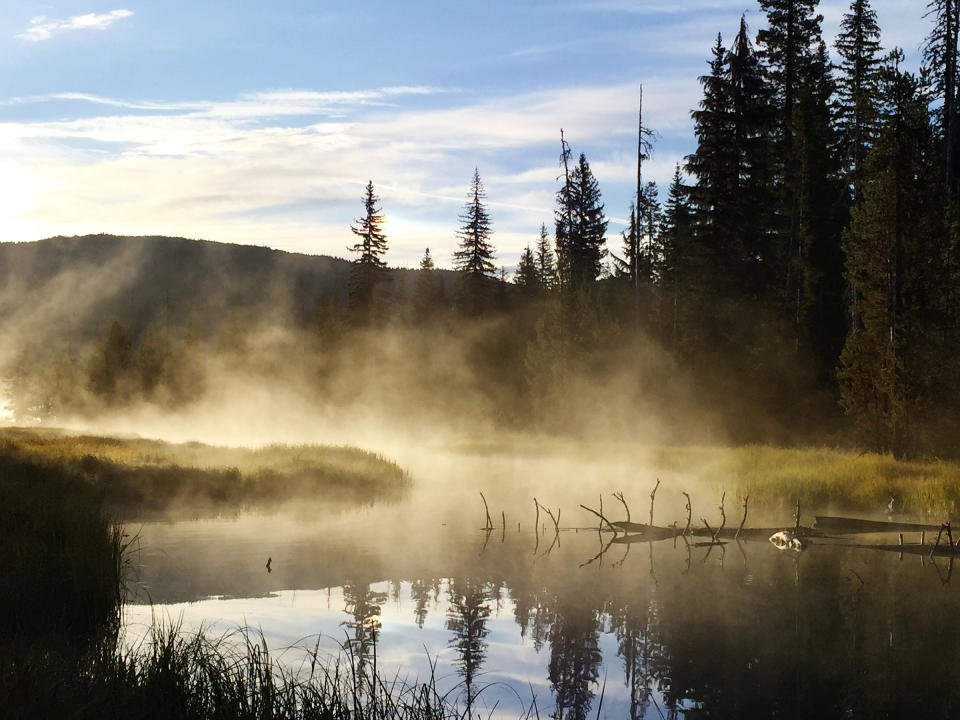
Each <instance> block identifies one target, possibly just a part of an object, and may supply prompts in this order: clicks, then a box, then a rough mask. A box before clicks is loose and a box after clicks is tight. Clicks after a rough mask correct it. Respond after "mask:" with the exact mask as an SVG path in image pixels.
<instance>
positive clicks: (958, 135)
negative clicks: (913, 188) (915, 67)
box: [923, 0, 960, 194]
mask: <svg viewBox="0 0 960 720" xmlns="http://www.w3.org/2000/svg"><path fill="white" fill-rule="evenodd" d="M927 17H931V18H933V23H934V25H933V30H931V31H930V34H929V35H928V36H927V39H926V42H925V43H924V46H923V61H924V65H925V68H926V70H928V71H929V72H930V74H931V75H932V76H933V80H934V84H933V90H934V96H935V97H937V98H939V99H941V100H943V104H942V105H941V107H940V113H939V115H940V132H941V136H942V139H943V140H942V141H943V146H944V152H943V167H944V168H945V176H946V182H947V185H948V187H949V188H950V189H951V191H953V193H954V194H956V193H957V191H958V185H960V151H958V147H957V146H958V142H960V127H958V124H960V107H958V91H960V88H958V82H957V70H958V48H957V44H958V43H957V41H958V37H960V0H930V2H929V4H928V5H927Z"/></svg>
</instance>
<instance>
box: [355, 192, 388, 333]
mask: <svg viewBox="0 0 960 720" xmlns="http://www.w3.org/2000/svg"><path fill="white" fill-rule="evenodd" d="M379 202H380V198H379V197H377V196H376V195H375V194H374V192H373V181H372V180H371V181H370V182H368V183H367V187H366V191H365V192H364V195H363V209H364V216H363V217H362V218H360V219H359V220H357V221H356V224H354V225H351V226H350V230H351V232H353V234H354V235H356V236H357V237H358V238H359V240H358V241H357V242H356V244H354V245H351V246H349V247H348V248H347V249H348V250H350V252H353V253H357V258H356V260H354V261H353V264H352V265H351V266H350V307H351V308H352V309H354V310H357V311H359V312H360V313H362V314H367V315H368V314H369V313H370V312H371V310H372V309H373V308H374V305H375V298H376V293H377V286H378V285H379V284H380V282H381V281H383V280H384V279H385V278H386V276H387V271H386V267H387V266H386V263H385V262H384V261H383V256H384V254H386V252H387V236H386V235H385V234H384V232H383V215H382V214H381V210H380V208H379V207H377V203H379Z"/></svg>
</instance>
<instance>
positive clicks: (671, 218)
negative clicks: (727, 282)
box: [658, 165, 703, 350]
mask: <svg viewBox="0 0 960 720" xmlns="http://www.w3.org/2000/svg"><path fill="white" fill-rule="evenodd" d="M689 196H690V188H688V187H687V186H686V185H685V184H684V183H683V179H682V177H681V175H680V166H679V165H677V166H676V167H675V168H674V171H673V179H672V180H671V182H670V187H669V189H668V190H667V201H666V203H665V205H664V212H663V226H662V230H661V233H660V252H661V255H660V267H659V270H658V276H659V282H660V287H661V296H662V302H661V323H662V325H663V327H665V328H667V329H668V333H667V335H668V337H669V340H670V344H671V346H672V347H673V349H674V350H679V349H681V346H682V345H686V344H687V343H685V342H684V338H685V337H688V336H689V335H690V334H692V333H693V332H694V331H695V325H696V320H697V319H698V318H699V312H698V311H697V310H696V309H695V308H696V306H697V304H698V303H697V302H696V300H695V298H694V292H695V289H696V288H697V287H698V286H700V285H701V284H702V283H701V281H700V280H699V278H700V276H701V275H702V273H703V263H702V260H701V258H700V257H698V255H697V253H696V246H695V245H694V242H693V208H692V206H691V205H690V198H689Z"/></svg>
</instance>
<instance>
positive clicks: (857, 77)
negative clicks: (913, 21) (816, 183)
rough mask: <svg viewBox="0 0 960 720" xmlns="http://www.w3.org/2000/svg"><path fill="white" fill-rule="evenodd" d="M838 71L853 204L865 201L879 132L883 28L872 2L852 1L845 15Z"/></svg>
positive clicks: (841, 123) (839, 107) (839, 38)
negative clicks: (869, 165)
mask: <svg viewBox="0 0 960 720" xmlns="http://www.w3.org/2000/svg"><path fill="white" fill-rule="evenodd" d="M834 47H836V49H837V53H838V54H839V55H840V58H841V60H840V65H839V66H838V68H837V71H838V72H837V101H838V102H837V126H838V127H839V129H840V133H841V139H842V142H843V155H844V158H845V163H846V168H845V169H846V172H847V178H848V179H847V184H848V185H849V187H850V191H851V193H852V195H853V202H854V204H856V205H859V204H860V201H861V199H862V194H863V191H862V187H863V172H864V164H865V162H866V158H867V154H868V153H869V152H870V148H871V146H872V145H873V140H874V137H875V136H876V133H877V108H876V104H877V72H878V70H879V68H880V56H879V53H880V26H879V25H878V24H877V13H876V11H874V9H873V8H872V7H870V0H853V3H852V4H851V5H850V11H849V12H848V13H846V14H845V15H844V16H843V21H842V22H841V24H840V34H839V35H838V36H837V41H836V43H835V44H834Z"/></svg>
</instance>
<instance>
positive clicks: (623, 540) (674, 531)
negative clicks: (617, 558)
mask: <svg viewBox="0 0 960 720" xmlns="http://www.w3.org/2000/svg"><path fill="white" fill-rule="evenodd" d="M632 524H634V525H636V524H638V523H632ZM643 527H644V528H646V529H645V530H643V531H638V532H633V533H632V534H628V535H622V536H617V537H615V538H614V539H613V540H611V542H612V543H615V544H617V545H629V544H630V543H638V542H656V541H658V540H669V539H670V538H675V537H680V536H681V535H683V530H681V529H680V528H673V527H667V528H663V527H650V526H649V525H644V526H643Z"/></svg>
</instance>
